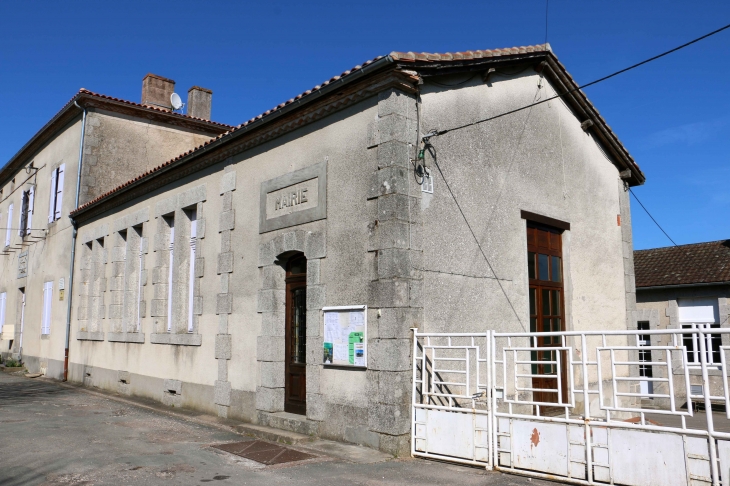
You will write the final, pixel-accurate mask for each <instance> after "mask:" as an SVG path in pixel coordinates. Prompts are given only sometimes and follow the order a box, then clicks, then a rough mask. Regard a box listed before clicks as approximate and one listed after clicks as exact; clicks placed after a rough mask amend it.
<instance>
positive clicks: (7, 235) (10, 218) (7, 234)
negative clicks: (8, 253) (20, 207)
mask: <svg viewBox="0 0 730 486" xmlns="http://www.w3.org/2000/svg"><path fill="white" fill-rule="evenodd" d="M7 225H8V228H7V231H5V246H9V245H10V227H11V226H13V205H12V204H11V205H10V206H8V222H7Z"/></svg>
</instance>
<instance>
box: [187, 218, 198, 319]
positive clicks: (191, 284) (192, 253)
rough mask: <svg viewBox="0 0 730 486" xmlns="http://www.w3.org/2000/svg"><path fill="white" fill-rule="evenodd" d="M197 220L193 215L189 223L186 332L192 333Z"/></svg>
mask: <svg viewBox="0 0 730 486" xmlns="http://www.w3.org/2000/svg"><path fill="white" fill-rule="evenodd" d="M197 223H198V222H197V218H196V216H195V213H193V219H192V221H190V276H189V280H188V332H193V297H194V295H193V290H194V288H195V285H194V283H195V245H196V243H197V236H198V232H197Z"/></svg>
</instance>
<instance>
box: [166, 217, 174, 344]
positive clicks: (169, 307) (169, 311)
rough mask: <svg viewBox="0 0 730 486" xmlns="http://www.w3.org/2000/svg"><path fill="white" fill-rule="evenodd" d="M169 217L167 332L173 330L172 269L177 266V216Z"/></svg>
mask: <svg viewBox="0 0 730 486" xmlns="http://www.w3.org/2000/svg"><path fill="white" fill-rule="evenodd" d="M166 219H167V223H168V224H169V225H170V246H169V250H170V258H169V260H168V263H167V264H168V267H169V271H168V275H167V332H172V287H173V280H172V270H173V268H175V265H174V261H175V217H174V216H170V217H168V218H166Z"/></svg>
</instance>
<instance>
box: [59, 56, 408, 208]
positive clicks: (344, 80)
mask: <svg viewBox="0 0 730 486" xmlns="http://www.w3.org/2000/svg"><path fill="white" fill-rule="evenodd" d="M393 62H394V61H393V58H392V57H391V56H389V55H388V56H385V57H382V58H381V59H378V60H377V61H375V62H373V63H371V64H368V65H367V66H363V67H362V68H360V69H358V70H357V71H356V72H354V73H351V74H348V75H346V76H343V77H341V78H340V79H338V80H337V81H335V82H332V83H330V84H328V85H327V86H324V87H323V88H320V89H318V90H317V91H315V92H313V93H310V94H308V95H305V96H302V97H301V98H300V99H298V100H296V101H294V102H292V103H290V104H288V105H286V106H284V107H282V108H280V109H278V110H274V112H273V113H270V114H268V115H264V116H262V117H261V118H260V119H258V120H255V121H253V122H251V123H250V124H248V125H246V126H241V127H240V128H235V129H234V130H233V131H231V132H229V133H228V135H224V136H222V137H221V138H219V139H218V140H215V141H213V142H211V143H210V144H208V145H206V146H205V147H203V148H202V149H200V150H194V151H193V152H191V153H189V154H188V155H186V156H184V157H182V158H181V159H179V160H177V161H175V162H174V163H172V164H170V165H168V166H167V167H164V168H162V169H160V170H159V171H157V172H154V173H152V174H150V177H149V178H148V177H141V178H140V179H139V180H137V181H134V182H132V183H131V184H129V185H127V186H124V187H123V188H121V189H119V191H117V192H115V193H114V194H113V195H114V196H117V195H119V194H123V193H124V192H126V191H128V190H131V189H133V188H135V187H137V186H138V185H140V184H143V183H145V182H147V181H148V180H150V178H154V177H158V176H160V175H162V174H164V173H166V172H167V171H169V170H171V169H174V168H176V167H177V166H179V165H182V164H185V163H187V162H189V161H190V160H193V159H195V158H197V157H200V156H202V155H203V154H205V153H206V152H209V151H211V150H214V149H215V148H217V147H219V146H221V145H223V144H226V143H229V142H231V141H232V140H235V139H237V138H240V137H242V136H244V135H246V134H248V133H250V132H251V131H252V130H256V129H258V128H259V127H261V126H263V125H265V124H268V123H271V122H273V121H276V120H278V119H279V118H281V117H282V116H284V115H287V114H289V113H290V112H291V111H293V110H295V109H299V108H300V107H301V106H304V105H307V104H309V103H312V102H314V101H316V100H318V99H320V98H321V97H323V96H326V95H328V94H329V93H331V92H332V91H335V90H337V89H339V88H341V87H343V86H346V85H348V84H351V83H353V82H355V81H357V80H359V79H360V78H362V77H363V76H365V75H366V74H369V73H371V72H373V71H377V70H379V69H380V68H383V67H385V66H387V65H389V64H392V63H393ZM110 196H112V195H110ZM105 199H106V198H102V199H100V200H98V201H97V202H95V203H93V204H91V205H89V206H87V207H85V208H83V209H82V210H81V211H79V212H74V213H73V216H74V217H77V216H78V215H80V214H83V213H85V212H87V211H89V210H91V209H92V208H94V207H95V206H97V205H98V204H101V203H102V202H103V201H104V200H105ZM77 207H78V206H77Z"/></svg>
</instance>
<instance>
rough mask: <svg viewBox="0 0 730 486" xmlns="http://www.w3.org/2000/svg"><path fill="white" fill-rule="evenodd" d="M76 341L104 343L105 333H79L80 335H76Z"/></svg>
mask: <svg viewBox="0 0 730 486" xmlns="http://www.w3.org/2000/svg"><path fill="white" fill-rule="evenodd" d="M76 339H77V340H79V341H103V340H104V333H103V332H101V331H99V332H89V331H79V332H78V334H76Z"/></svg>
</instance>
